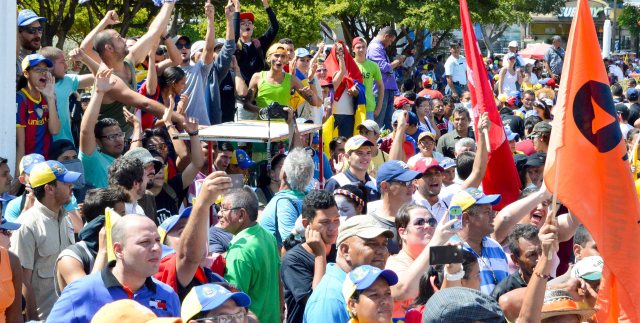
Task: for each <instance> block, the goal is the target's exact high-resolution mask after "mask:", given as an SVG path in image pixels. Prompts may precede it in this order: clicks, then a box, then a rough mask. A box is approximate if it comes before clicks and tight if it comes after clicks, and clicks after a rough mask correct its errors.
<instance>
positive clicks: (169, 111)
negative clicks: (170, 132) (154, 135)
mask: <svg viewBox="0 0 640 323" xmlns="http://www.w3.org/2000/svg"><path fill="white" fill-rule="evenodd" d="M171 101H173V98H172V99H171ZM172 115H173V108H171V107H169V108H165V109H164V114H162V123H164V125H165V126H167V127H168V126H170V125H172V124H173V121H172V120H171V117H172Z"/></svg>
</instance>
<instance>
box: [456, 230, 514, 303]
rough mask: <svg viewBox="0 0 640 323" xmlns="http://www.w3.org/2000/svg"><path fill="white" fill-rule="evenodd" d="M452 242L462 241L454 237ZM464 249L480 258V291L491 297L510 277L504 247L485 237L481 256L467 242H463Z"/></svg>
mask: <svg viewBox="0 0 640 323" xmlns="http://www.w3.org/2000/svg"><path fill="white" fill-rule="evenodd" d="M450 241H453V242H459V241H461V240H460V238H458V236H453V238H451V240H450ZM462 247H463V248H464V249H465V250H467V251H469V252H471V253H472V254H474V255H475V256H476V257H477V258H478V265H480V291H482V292H483V293H485V294H487V295H491V293H492V292H493V289H494V288H495V287H496V285H497V284H498V283H500V282H501V281H502V280H503V279H505V278H507V276H509V263H508V262H507V255H506V254H505V253H504V250H502V246H500V244H499V243H498V242H496V241H495V240H493V239H491V238H489V237H484V238H482V250H481V254H480V255H478V254H477V253H476V252H475V251H474V250H473V249H472V248H471V247H470V246H469V244H467V243H466V242H463V246H462Z"/></svg>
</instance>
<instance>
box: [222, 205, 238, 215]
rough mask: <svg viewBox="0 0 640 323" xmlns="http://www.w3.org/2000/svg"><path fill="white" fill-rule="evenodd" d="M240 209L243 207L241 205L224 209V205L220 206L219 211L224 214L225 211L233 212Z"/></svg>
mask: <svg viewBox="0 0 640 323" xmlns="http://www.w3.org/2000/svg"><path fill="white" fill-rule="evenodd" d="M239 209H241V207H232V208H230V209H223V208H222V206H220V210H218V213H219V214H222V213H224V212H231V211H233V210H239Z"/></svg>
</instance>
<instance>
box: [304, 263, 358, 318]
mask: <svg viewBox="0 0 640 323" xmlns="http://www.w3.org/2000/svg"><path fill="white" fill-rule="evenodd" d="M346 278H347V273H345V272H344V271H342V269H340V268H339V267H338V266H337V265H336V264H333V263H332V264H327V272H326V273H325V274H324V276H323V277H322V279H321V280H320V283H319V284H318V286H316V288H314V289H313V293H311V296H309V300H308V301H307V306H306V307H305V309H304V321H303V322H304V323H314V322H318V323H325V322H347V321H349V315H348V314H347V301H345V299H344V296H342V285H343V284H344V280H345V279H346Z"/></svg>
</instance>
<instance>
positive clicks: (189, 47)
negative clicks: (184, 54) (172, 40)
mask: <svg viewBox="0 0 640 323" xmlns="http://www.w3.org/2000/svg"><path fill="white" fill-rule="evenodd" d="M176 47H177V48H178V49H183V48H186V49H191V44H176Z"/></svg>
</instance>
